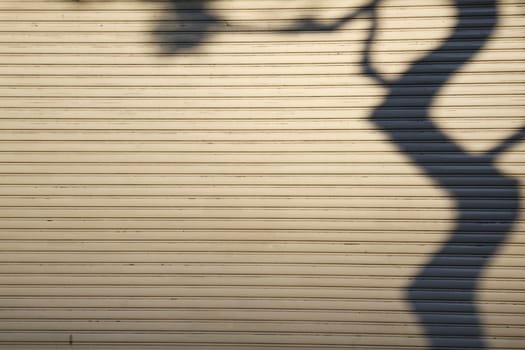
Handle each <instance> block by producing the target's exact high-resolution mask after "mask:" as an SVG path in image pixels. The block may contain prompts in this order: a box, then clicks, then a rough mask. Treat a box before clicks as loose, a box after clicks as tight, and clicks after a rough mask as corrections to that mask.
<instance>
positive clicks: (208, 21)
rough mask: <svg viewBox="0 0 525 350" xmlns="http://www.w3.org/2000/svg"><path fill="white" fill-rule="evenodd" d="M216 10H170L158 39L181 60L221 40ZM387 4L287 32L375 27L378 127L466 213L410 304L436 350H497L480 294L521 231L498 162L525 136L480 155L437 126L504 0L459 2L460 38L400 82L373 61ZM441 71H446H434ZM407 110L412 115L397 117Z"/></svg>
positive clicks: (199, 6) (374, 117) (511, 186)
mask: <svg viewBox="0 0 525 350" xmlns="http://www.w3.org/2000/svg"><path fill="white" fill-rule="evenodd" d="M207 3H208V1H206V0H199V1H184V0H171V1H170V10H171V11H169V12H167V13H166V21H164V22H161V24H160V25H158V26H157V27H156V28H155V30H154V31H153V33H154V34H156V35H169V34H173V35H174V36H173V40H174V42H172V43H160V45H161V46H162V50H163V52H164V53H170V54H178V53H180V52H181V51H184V50H188V49H192V48H195V47H197V46H199V45H201V44H203V42H204V41H205V39H206V38H207V37H208V35H210V34H212V33H213V31H214V30H215V29H216V28H217V25H218V24H219V23H220V19H219V18H217V17H216V16H215V15H213V14H211V13H210V12H209V11H208V9H207V6H206V5H207ZM380 3H381V1H380V0H374V1H370V2H369V3H368V4H366V5H365V6H363V7H361V8H359V9H354V10H353V11H351V12H350V13H349V14H347V15H345V16H341V17H340V18H339V19H338V20H336V21H334V22H332V23H328V24H322V23H318V22H317V21H316V20H314V19H312V18H301V19H300V20H298V21H297V23H296V24H295V25H293V26H291V27H288V28H283V29H281V30H278V31H281V32H289V33H291V32H305V31H317V32H320V31H322V32H328V31H336V30H338V29H339V28H340V27H341V26H342V25H343V24H345V23H347V22H348V21H351V20H353V19H355V18H357V17H359V16H363V15H365V16H366V17H367V18H369V19H370V20H371V21H372V26H371V28H370V30H369V36H368V38H367V39H366V42H365V46H364V50H363V52H362V61H361V66H362V70H363V74H365V75H367V76H369V77H370V78H372V79H374V80H375V81H376V82H377V83H378V84H379V85H380V86H382V87H384V88H385V89H386V91H387V93H386V94H385V96H384V99H383V101H382V102H381V104H379V105H378V106H377V107H376V108H375V109H374V110H373V111H372V112H371V115H370V120H371V121H372V122H373V123H374V124H375V126H376V127H377V129H378V130H381V131H382V132H383V133H384V134H386V135H387V136H388V137H389V139H390V140H391V142H393V143H394V144H395V145H396V146H397V148H398V149H399V151H400V152H402V153H403V154H404V155H405V156H407V157H409V158H410V159H411V161H412V163H413V164H415V165H417V167H419V169H421V170H422V171H423V172H424V173H425V174H426V175H427V176H428V177H429V178H431V179H432V180H433V181H434V182H435V183H437V184H438V185H439V186H440V187H441V188H442V189H443V190H445V191H446V192H447V193H448V196H449V197H450V198H451V199H452V200H453V202H454V205H455V213H456V219H455V227H454V228H453V229H452V231H451V232H450V235H449V237H448V239H447V241H446V242H444V243H443V245H442V246H441V247H440V248H439V249H438V251H436V252H435V253H434V254H433V255H432V257H431V258H430V260H429V261H428V262H427V263H426V264H425V265H424V266H423V267H422V268H421V269H420V270H419V272H418V273H417V275H416V276H414V277H413V278H412V279H411V283H410V285H409V286H408V287H407V288H406V291H405V292H406V293H405V297H406V301H407V302H408V303H409V304H410V305H411V308H412V309H413V312H414V314H415V315H416V316H417V318H418V320H419V323H420V324H421V326H422V328H423V329H424V332H425V334H426V337H427V340H428V342H429V344H430V346H431V348H432V349H436V350H437V349H442V348H448V349H450V348H455V349H487V344H486V342H485V339H484V332H483V327H482V321H481V318H480V312H479V311H478V310H477V306H476V300H475V298H476V290H477V288H478V284H479V282H480V277H481V275H482V273H483V272H484V271H485V269H486V267H487V266H488V264H489V263H490V261H491V259H492V258H493V257H494V256H495V255H496V253H497V250H498V248H500V247H501V245H502V243H503V242H504V241H505V239H506V238H507V237H508V235H509V233H510V232H511V229H512V226H513V225H514V223H515V222H516V220H517V217H518V211H519V192H518V182H517V181H516V179H514V178H511V177H509V176H506V175H505V174H503V173H502V172H501V171H500V170H499V169H498V168H497V166H496V164H495V159H496V157H497V156H498V155H499V154H501V153H503V152H505V151H506V150H507V149H508V148H509V147H510V146H512V145H513V144H514V143H516V142H519V141H521V140H522V139H523V138H524V134H525V128H522V129H520V130H518V131H517V132H516V133H515V134H514V135H513V136H511V137H509V138H508V139H507V140H504V141H503V142H502V143H500V144H499V145H498V146H496V147H494V148H493V149H491V150H490V151H488V152H487V153H486V154H483V155H473V154H469V153H468V152H467V151H466V150H464V149H463V148H462V147H461V146H460V145H459V144H457V143H456V142H455V141H454V140H452V139H451V138H450V137H449V136H448V135H447V134H446V133H445V132H444V131H443V130H441V129H440V128H439V126H437V125H436V124H435V123H434V122H433V121H432V119H431V117H430V111H431V108H432V107H431V106H432V104H433V102H434V100H435V99H436V96H437V95H438V94H439V92H440V90H441V89H442V88H443V87H444V86H445V85H446V84H447V83H449V81H450V79H451V78H452V77H453V75H454V74H455V73H456V72H458V70H459V69H460V68H461V67H462V66H463V65H464V64H465V63H467V62H468V61H469V60H470V59H471V58H472V57H473V56H474V54H476V53H477V52H478V51H480V50H481V49H482V48H483V47H484V46H485V45H486V44H487V43H488V42H489V40H490V36H491V34H492V33H493V31H494V29H495V28H496V25H497V18H498V8H497V5H498V4H497V0H477V1H471V0H455V1H454V6H455V8H456V14H457V15H456V16H457V21H456V24H455V27H454V28H453V30H452V32H451V34H450V35H449V36H448V37H447V38H446V39H445V40H443V41H442V43H441V44H440V45H439V47H437V48H435V49H434V50H432V51H430V52H428V53H427V54H426V55H425V56H424V57H422V58H420V59H418V60H417V61H415V62H412V63H411V65H410V66H409V68H408V69H407V70H406V71H405V72H404V73H403V74H401V75H400V76H399V77H398V78H397V79H395V80H386V79H384V78H383V77H382V76H381V75H380V74H378V73H377V72H376V70H375V68H374V66H373V65H372V63H371V59H370V57H371V46H372V43H373V41H374V36H375V33H376V29H377V24H378V23H377V14H376V9H377V7H378V6H379V4H380ZM473 6H474V7H475V9H476V11H473V8H474V7H473ZM473 19H479V21H478V23H481V22H482V23H483V28H481V29H480V30H478V31H477V35H475V37H472V24H471V23H472V20H473ZM181 32H185V34H186V35H185V36H184V38H185V39H184V41H177V38H180V36H177V34H180V33H181ZM188 32H189V33H190V35H187V34H188ZM160 41H161V40H159V42H160ZM458 47H461V49H460V50H458ZM452 51H454V52H455V53H456V54H455V55H453V58H452V59H444V58H443V57H447V55H444V53H450V52H452ZM449 56H450V55H449ZM436 62H438V63H439V65H437V66H436V67H434V68H431V67H432V65H435V64H436ZM430 70H431V71H432V73H429V71H430ZM422 77H424V78H423V79H428V81H427V82H426V84H428V85H427V88H426V89H424V90H423V91H422V93H421V94H418V96H412V95H408V94H407V92H406V91H407V90H406V89H404V88H403V87H406V86H407V85H413V84H414V82H415V81H418V82H421V80H422ZM400 107H402V108H403V110H407V112H406V113H405V114H404V115H395V114H396V112H395V111H396V110H399V108H400ZM494 208H499V209H494ZM422 234H423V233H422ZM436 299H437V300H438V301H436ZM451 325H457V326H461V327H451Z"/></svg>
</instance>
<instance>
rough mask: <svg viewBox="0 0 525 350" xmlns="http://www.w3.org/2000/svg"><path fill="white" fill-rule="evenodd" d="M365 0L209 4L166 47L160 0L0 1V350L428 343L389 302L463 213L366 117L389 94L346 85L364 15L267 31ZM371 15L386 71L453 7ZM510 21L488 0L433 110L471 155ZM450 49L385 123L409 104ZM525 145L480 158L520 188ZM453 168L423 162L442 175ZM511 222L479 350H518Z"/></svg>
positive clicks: (503, 105) (248, 349)
mask: <svg viewBox="0 0 525 350" xmlns="http://www.w3.org/2000/svg"><path fill="white" fill-rule="evenodd" d="M365 2H366V1H355V2H351V1H350V3H352V4H350V5H349V4H348V3H349V1H343V0H324V1H317V2H316V1H307V0H288V1H276V0H257V1H255V0H232V1H226V0H215V1H211V2H210V7H211V8H212V10H213V11H214V13H215V14H216V15H217V16H220V17H221V18H224V22H223V23H222V24H221V25H220V26H219V27H218V28H217V29H216V30H215V32H214V33H212V35H209V36H208V37H207V38H206V40H205V42H204V43H203V44H202V45H200V46H199V47H196V48H194V49H193V50H191V49H187V50H186V51H182V52H180V53H177V54H170V53H168V52H166V51H165V48H163V45H166V44H169V43H170V42H173V41H177V40H187V39H188V38H189V37H191V35H193V34H194V33H190V32H189V31H191V30H192V28H193V30H195V28H196V27H195V28H194V27H192V26H193V24H192V22H189V23H187V25H188V26H189V27H188V31H187V32H181V33H178V34H173V33H171V32H169V31H166V32H164V33H160V34H159V33H157V34H154V33H153V32H154V31H155V30H156V28H158V26H159V25H161V24H160V23H161V22H159V21H162V20H165V19H166V18H165V16H166V14H167V12H168V10H169V8H170V4H169V2H168V1H96V0H95V1H81V2H80V1H66V0H47V1H36V0H35V1H6V0H0V118H1V119H0V173H1V175H0V206H1V207H0V247H1V253H0V348H2V349H25V350H30V349H39V350H40V349H100V350H101V349H108V350H109V349H145V348H148V349H191V350H204V349H207V350H212V349H213V350H215V349H227V350H236V349H242V350H262V349H264V350H282V349H305V350H308V349H310V350H313V349H316V350H317V349H343V348H344V349H350V348H352V349H426V348H427V346H428V339H426V338H425V337H424V336H423V330H422V328H421V326H420V324H419V323H418V322H417V319H416V316H414V315H413V313H412V312H411V311H410V308H409V306H408V304H407V302H406V301H405V299H404V295H403V294H404V288H406V287H407V286H408V285H409V283H410V280H411V279H412V277H413V276H414V275H415V274H416V273H417V271H418V270H419V269H420V267H421V265H423V264H424V263H425V262H427V261H428V259H429V257H430V256H431V255H432V253H433V252H435V251H436V250H437V249H438V248H439V247H440V245H441V244H442V243H443V242H444V241H445V240H446V239H447V236H448V233H449V231H450V230H452V229H453V226H454V223H455V220H456V219H457V218H456V213H455V210H454V203H453V202H452V200H451V199H450V197H449V194H448V193H447V192H446V191H445V190H444V189H443V188H442V187H440V186H439V184H437V183H435V182H434V181H432V180H431V178H429V177H427V176H426V175H425V174H424V172H423V171H422V170H421V169H420V168H418V167H417V166H416V165H414V164H413V163H412V162H411V161H410V159H409V158H408V157H407V156H406V155H404V154H403V153H401V152H399V150H398V148H397V147H396V146H395V145H394V144H393V143H391V142H390V141H389V138H388V136H387V135H386V134H383V133H382V132H381V131H379V130H377V129H376V128H375V126H374V125H373V124H372V123H371V122H370V120H369V117H370V115H371V113H372V111H373V110H374V108H375V107H377V106H378V105H379V104H380V103H381V101H382V99H383V98H384V96H385V93H386V91H385V89H384V88H383V87H382V86H379V85H377V84H376V83H375V82H374V81H373V80H372V79H370V78H367V77H366V76H365V75H364V74H362V73H363V72H362V67H361V58H362V54H361V53H360V51H361V50H363V47H364V40H365V39H366V37H367V35H368V32H369V28H370V21H369V19H367V18H366V16H365V17H363V18H360V19H358V20H356V21H352V22H350V23H349V24H348V25H345V26H344V27H343V28H342V29H341V30H339V31H335V32H323V33H316V32H302V33H290V32H288V33H276V32H275V31H276V30H279V29H282V28H286V27H288V26H290V25H292V24H293V23H295V22H294V21H295V20H296V19H297V18H301V17H303V16H318V17H319V18H320V21H322V22H326V23H329V22H330V21H333V20H335V19H337V18H339V17H340V16H341V14H343V15H344V13H346V12H347V11H348V9H349V8H350V7H352V6H353V7H358V6H361V5H362V4H364V3H365ZM475 3H476V2H475V1H473V4H474V5H473V8H474V9H475V8H476V6H475ZM384 4H385V5H384V7H382V8H381V9H380V10H381V11H380V25H379V28H378V34H377V41H376V42H375V43H374V47H373V57H372V58H373V60H374V64H375V65H376V66H377V68H378V71H379V72H381V73H382V74H383V75H384V76H385V77H387V78H394V77H396V76H399V74H401V73H403V72H404V70H405V69H406V68H407V67H408V66H409V65H410V64H411V62H412V61H414V60H416V59H418V58H420V57H422V55H424V54H425V53H426V52H428V50H431V49H434V48H435V47H437V46H438V45H439V43H440V41H441V40H442V39H443V38H444V37H446V36H447V35H449V34H450V31H451V27H452V26H454V25H455V23H456V19H455V18H454V16H455V10H454V7H453V2H452V1H445V0H439V1H432V2H430V1H426V0H404V1H384ZM524 6H525V3H524V2H523V1H522V0H500V1H499V8H500V12H501V14H500V19H499V23H498V27H497V30H496V31H495V32H494V33H493V34H492V37H491V41H490V42H488V43H487V45H486V46H485V48H484V49H483V50H482V51H481V52H480V53H478V54H477V55H476V56H475V57H474V59H473V60H472V61H470V62H469V63H468V64H466V65H464V66H462V67H461V70H460V71H459V72H458V73H457V74H456V75H455V76H454V77H453V79H452V80H451V81H450V82H449V84H448V85H447V86H445V88H444V89H442V90H441V92H440V95H439V97H438V98H437V100H436V101H435V103H434V104H433V106H432V110H431V112H430V114H431V115H432V117H433V120H434V121H435V123H436V124H437V125H439V127H441V128H442V129H443V131H445V132H446V133H447V135H449V136H450V137H451V138H452V139H453V140H455V141H456V142H457V143H458V144H459V145H461V147H463V148H464V149H465V150H467V151H469V152H472V154H482V153H484V152H486V151H487V150H489V149H491V148H492V147H494V146H495V145H497V144H499V143H500V142H501V141H502V140H503V139H505V138H507V137H508V136H510V135H511V134H512V133H513V132H514V131H515V130H516V129H519V128H520V127H521V126H522V125H523V115H524V113H523V106H524V102H525V99H524V95H523V92H524V90H525V88H524V85H523V82H524V78H525V73H524V69H525V63H524V58H525V54H524V52H525V51H524V50H523V49H524V48H525V41H524V40H523V34H524V33H525V31H524V24H525V17H524V16H523V14H524V9H525V7H524ZM473 13H475V11H474V12H473ZM479 18H480V17H475V18H473V20H472V32H470V34H469V35H470V37H469V38H470V39H469V40H475V38H476V35H477V34H476V33H477V32H476V31H483V30H484V29H483V21H482V20H481V22H480V23H477V22H476V21H480V19H479ZM172 25H173V26H175V27H174V28H175V29H176V28H178V27H177V25H180V24H177V23H172ZM179 30H180V28H179ZM461 45H462V44H461V43H460V44H458V47H457V51H452V52H449V53H447V54H446V55H444V56H443V57H442V59H443V61H436V62H435V64H431V65H429V66H428V67H427V69H426V70H425V72H422V73H421V75H417V76H414V77H413V78H411V79H412V80H411V82H410V85H407V86H404V87H402V89H403V94H404V95H406V96H409V97H407V98H406V99H405V101H403V103H402V104H400V105H399V107H398V108H397V109H396V110H393V111H392V113H393V114H395V113H400V114H402V113H406V112H409V111H410V108H411V106H413V105H417V104H418V103H421V101H422V100H424V99H425V96H424V94H425V91H426V90H425V89H429V86H430V87H431V85H432V81H433V79H439V74H440V72H441V71H442V70H443V69H444V67H445V68H446V66H447V65H450V63H449V62H453V61H454V55H461ZM429 81H430V83H429ZM406 135H407V137H408V138H414V139H419V138H421V130H418V129H417V128H415V129H409V130H407V134H406ZM431 146H432V145H430V146H429V147H431ZM432 147H435V149H436V151H438V152H439V151H440V148H439V147H440V145H439V144H435V145H434V146H432ZM441 152H442V153H443V152H444V154H445V155H447V154H446V151H441ZM524 153H525V144H524V143H521V144H517V145H515V146H514V147H513V148H511V149H509V150H508V151H507V152H506V153H505V154H503V155H501V156H500V157H499V158H498V162H497V165H498V167H499V168H500V169H501V171H502V172H504V173H505V174H507V175H509V176H513V177H515V178H518V179H520V180H521V181H523V180H524V179H525V162H524V161H525V158H524ZM465 166H472V165H462V164H456V165H454V166H449V165H443V164H441V163H440V158H439V154H438V155H437V156H436V167H442V171H444V172H449V173H450V178H451V180H452V181H453V180H454V179H455V176H456V175H457V174H459V173H461V171H464V169H465ZM474 166H475V165H474ZM458 179H459V177H458ZM458 181H459V180H458ZM473 182H475V180H473ZM494 193H495V195H494V197H490V198H477V197H475V196H473V197H472V199H471V200H472V203H475V204H476V208H477V209H475V210H473V213H474V214H475V215H478V217H480V218H481V219H480V220H482V218H483V215H484V213H486V212H487V211H494V210H498V209H500V208H502V206H504V205H505V198H500V197H499V196H498V195H497V193H498V192H497V186H495V192H494ZM524 220H525V217H523V215H521V216H520V217H519V218H518V219H517V222H516V225H515V226H514V228H513V232H512V234H511V235H510V237H509V238H508V240H507V241H506V243H505V245H504V246H503V247H502V248H501V249H500V250H498V255H497V256H496V257H494V258H493V259H492V260H491V262H490V266H489V268H488V269H485V270H484V271H483V275H482V278H481V282H480V284H479V286H478V294H477V295H476V300H477V301H478V306H479V310H480V312H481V315H482V322H483V323H484V325H485V328H484V332H485V334H484V335H485V337H486V338H487V342H488V345H489V346H490V349H500V350H504V349H505V350H507V349H522V348H523V344H524V343H525V337H524V334H525V316H524V313H523V311H524V307H525V306H524V302H525V293H524V291H525V279H524V277H525V273H524V271H525V269H524V267H525V234H524V231H525V225H524ZM451 264H453V262H451ZM462 269H464V270H462ZM468 269H469V267H468V265H467V266H464V267H463V268H458V269H457V273H458V279H461V276H464V275H465V274H467V273H468V271H467V270H468ZM437 273H439V271H437ZM428 298H429V303H435V305H437V306H436V308H437V309H436V310H435V311H434V312H435V313H436V315H437V316H436V317H437V319H439V314H440V310H449V309H454V310H456V309H457V310H461V307H462V305H461V298H462V292H461V291H457V292H456V293H455V294H454V296H451V295H449V294H446V293H441V292H440V291H429V294H428ZM458 300H459V301H458ZM429 305H430V304H429ZM458 312H459V311H458ZM438 322H439V321H438ZM443 326H447V325H446V324H443ZM454 327H456V329H459V330H461V329H462V327H463V328H464V329H465V336H464V337H468V334H469V333H468V332H469V330H468V328H469V325H468V322H466V323H465V324H463V325H461V324H460V325H456V326H454ZM458 337H459V338H461V337H462V336H461V335H460V336H458ZM460 340H461V339H460ZM450 349H452V347H450Z"/></svg>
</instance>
